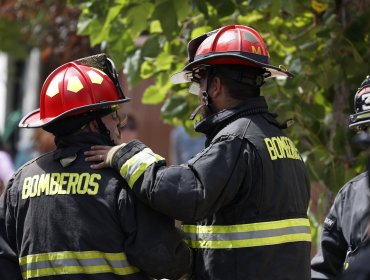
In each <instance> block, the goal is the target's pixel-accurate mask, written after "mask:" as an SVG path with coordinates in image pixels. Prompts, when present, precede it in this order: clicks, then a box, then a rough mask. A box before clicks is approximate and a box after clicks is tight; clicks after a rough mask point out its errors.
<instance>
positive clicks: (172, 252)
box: [119, 191, 192, 279]
mask: <svg viewBox="0 0 370 280" xmlns="http://www.w3.org/2000/svg"><path fill="white" fill-rule="evenodd" d="M119 209H120V213H121V217H120V218H121V219H120V220H121V224H122V228H123V231H124V233H125V240H124V251H125V253H126V254H127V257H128V260H129V262H130V263H131V264H132V265H134V266H136V267H137V268H139V269H140V270H141V271H142V272H144V273H145V274H147V275H149V276H151V277H154V278H158V279H162V278H166V279H179V278H180V277H181V276H183V275H189V274H190V273H191V265H192V254H191V250H190V249H189V248H188V247H187V245H186V244H185V242H184V241H183V235H182V232H181V231H180V230H179V229H177V228H176V227H175V225H174V221H173V220H172V219H170V218H169V217H167V216H164V215H163V214H160V213H158V212H156V211H154V210H153V209H150V208H149V207H148V206H146V205H144V204H143V203H141V202H140V201H138V200H137V199H136V198H135V197H134V196H133V194H132V193H130V192H129V191H128V192H125V191H123V192H122V194H121V197H120V201H119Z"/></svg>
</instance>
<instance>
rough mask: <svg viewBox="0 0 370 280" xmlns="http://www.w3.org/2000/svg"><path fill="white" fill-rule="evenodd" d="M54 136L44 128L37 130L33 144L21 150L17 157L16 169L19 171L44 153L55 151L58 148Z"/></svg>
mask: <svg viewBox="0 0 370 280" xmlns="http://www.w3.org/2000/svg"><path fill="white" fill-rule="evenodd" d="M54 138H55V137H54V135H53V134H52V133H50V132H48V131H45V130H44V129H42V128H35V130H34V132H33V136H32V143H30V144H28V145H27V146H25V147H23V148H21V149H19V151H18V152H17V154H16V156H15V167H16V168H17V169H18V168H19V167H21V166H22V165H23V164H25V163H26V162H28V161H30V160H31V159H33V158H36V157H38V156H40V155H42V154H44V153H48V152H51V151H53V150H54V149H55V148H56V146H55V142H54Z"/></svg>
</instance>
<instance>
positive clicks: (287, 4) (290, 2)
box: [282, 0, 296, 15]
mask: <svg viewBox="0 0 370 280" xmlns="http://www.w3.org/2000/svg"><path fill="white" fill-rule="evenodd" d="M295 2H296V1H295V0H284V1H282V8H283V10H284V11H286V12H288V13H289V14H290V15H294V12H295Z"/></svg>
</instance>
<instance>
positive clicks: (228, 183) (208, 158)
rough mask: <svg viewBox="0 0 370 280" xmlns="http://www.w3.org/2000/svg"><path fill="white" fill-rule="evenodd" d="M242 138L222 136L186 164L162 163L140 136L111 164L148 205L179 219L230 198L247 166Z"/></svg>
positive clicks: (249, 157)
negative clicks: (167, 165) (167, 164)
mask: <svg viewBox="0 0 370 280" xmlns="http://www.w3.org/2000/svg"><path fill="white" fill-rule="evenodd" d="M245 145H246V141H243V139H240V138H238V137H234V136H228V137H221V138H220V139H218V140H216V141H214V142H213V143H211V145H210V146H209V147H208V148H206V149H205V150H204V151H203V152H201V153H199V154H197V155H196V156H195V157H194V158H193V159H191V160H190V161H188V162H187V164H183V165H177V166H169V167H166V166H165V165H166V163H165V161H164V159H163V158H162V157H160V156H158V155H156V154H154V153H153V152H152V151H151V150H150V149H149V148H147V147H146V146H145V145H144V144H143V143H141V142H140V141H137V140H135V141H133V142H130V143H128V144H127V145H126V146H124V147H123V148H121V149H120V150H119V151H117V152H116V153H115V155H114V156H113V160H112V166H113V167H114V168H115V169H117V170H118V171H119V172H120V174H121V176H123V178H124V179H125V180H126V181H127V182H128V184H129V186H130V187H131V188H132V189H133V191H134V192H135V194H136V195H138V196H139V197H140V199H141V200H143V201H144V202H145V203H147V204H149V205H150V206H151V207H152V208H154V209H156V210H158V211H160V212H162V213H164V214H166V215H168V216H170V217H173V218H175V219H178V220H181V221H184V222H195V221H198V220H201V219H203V218H205V217H207V216H208V215H210V214H211V213H215V212H216V211H217V210H218V209H220V208H221V207H222V206H224V205H226V204H228V203H230V202H231V201H232V199H234V197H235V195H236V194H237V192H238V189H239V186H241V185H242V182H243V180H244V179H245V178H246V174H248V173H250V172H252V171H251V166H252V164H251V163H250V164H248V163H249V161H253V163H254V164H257V162H256V158H254V157H255V156H254V153H253V152H246V151H247V150H248V149H247V148H246V147H245Z"/></svg>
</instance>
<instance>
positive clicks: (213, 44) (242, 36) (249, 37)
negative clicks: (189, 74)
mask: <svg viewBox="0 0 370 280" xmlns="http://www.w3.org/2000/svg"><path fill="white" fill-rule="evenodd" d="M229 53H230V54H239V55H243V54H252V55H259V56H261V57H259V60H261V62H263V63H269V61H270V56H269V53H268V51H267V48H266V45H265V43H264V42H263V39H262V37H261V35H260V34H258V32H257V31H255V30H254V29H252V28H250V27H248V26H243V25H236V26H232V25H231V26H226V27H224V28H222V29H220V30H219V31H218V32H217V33H215V34H214V35H212V36H210V37H208V38H206V39H205V40H204V41H203V42H202V43H201V45H200V46H199V48H198V50H197V52H196V54H195V59H194V60H195V61H199V60H200V59H202V58H203V57H207V61H208V63H210V64H212V63H213V64H220V63H222V64H241V63H242V64H243V63H245V62H246V61H245V60H244V59H242V60H241V59H240V58H239V57H228V56H227V55H228V54H229ZM220 54H221V55H226V57H224V58H218V60H216V61H213V62H212V60H213V58H217V57H218V56H219V55H220ZM250 64H252V65H253V63H250Z"/></svg>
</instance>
